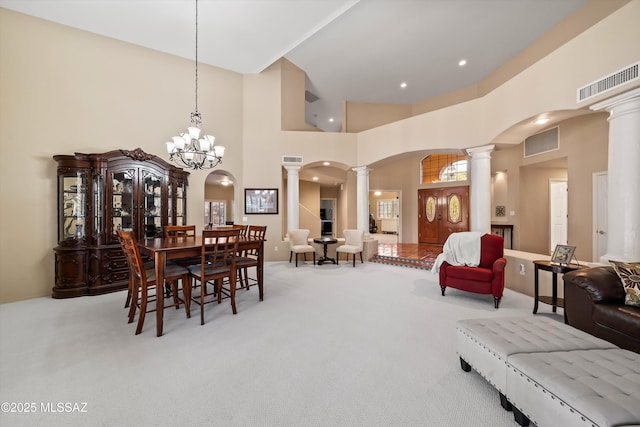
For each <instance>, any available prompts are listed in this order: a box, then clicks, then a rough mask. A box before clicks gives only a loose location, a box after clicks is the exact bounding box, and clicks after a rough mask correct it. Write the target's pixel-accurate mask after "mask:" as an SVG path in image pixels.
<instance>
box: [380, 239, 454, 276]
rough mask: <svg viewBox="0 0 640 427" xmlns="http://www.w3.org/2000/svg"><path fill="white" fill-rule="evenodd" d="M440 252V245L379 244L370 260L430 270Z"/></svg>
mask: <svg viewBox="0 0 640 427" xmlns="http://www.w3.org/2000/svg"><path fill="white" fill-rule="evenodd" d="M441 252H442V246H440V245H427V244H421V243H398V244H388V243H379V244H378V254H377V255H375V256H374V257H373V258H371V262H375V263H378V264H389V265H397V266H399V267H408V268H419V269H422V270H431V267H433V263H434V261H435V259H436V257H437V256H438V255H439V254H440V253H441Z"/></svg>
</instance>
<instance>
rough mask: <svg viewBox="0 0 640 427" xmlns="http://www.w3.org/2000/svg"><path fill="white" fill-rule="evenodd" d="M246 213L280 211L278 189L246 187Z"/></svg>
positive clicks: (275, 212)
mask: <svg viewBox="0 0 640 427" xmlns="http://www.w3.org/2000/svg"><path fill="white" fill-rule="evenodd" d="M244 213H245V214H274V215H275V214H277V213H278V189H277V188H245V189H244Z"/></svg>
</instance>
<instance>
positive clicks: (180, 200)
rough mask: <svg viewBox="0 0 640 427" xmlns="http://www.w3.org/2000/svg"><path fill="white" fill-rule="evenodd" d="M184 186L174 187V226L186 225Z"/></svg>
mask: <svg viewBox="0 0 640 427" xmlns="http://www.w3.org/2000/svg"><path fill="white" fill-rule="evenodd" d="M186 191H187V189H186V185H185V184H178V185H176V225H187V221H186V217H187V197H186Z"/></svg>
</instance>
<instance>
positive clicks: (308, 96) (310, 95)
mask: <svg viewBox="0 0 640 427" xmlns="http://www.w3.org/2000/svg"><path fill="white" fill-rule="evenodd" d="M318 99H320V98H318V97H317V96H316V95H314V94H313V93H311V92H309V91H308V90H305V91H304V100H305V101H307V102H308V103H309V104H311V103H312V102H316V101H317V100H318Z"/></svg>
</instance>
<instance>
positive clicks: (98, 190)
mask: <svg viewBox="0 0 640 427" xmlns="http://www.w3.org/2000/svg"><path fill="white" fill-rule="evenodd" d="M102 181H103V177H102V176H100V175H98V176H95V177H94V178H93V207H94V209H93V233H94V236H97V235H98V234H99V233H100V230H102V209H101V208H100V207H101V206H102V197H103V196H102Z"/></svg>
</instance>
